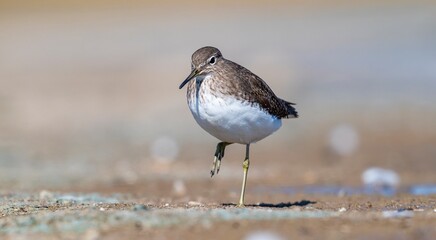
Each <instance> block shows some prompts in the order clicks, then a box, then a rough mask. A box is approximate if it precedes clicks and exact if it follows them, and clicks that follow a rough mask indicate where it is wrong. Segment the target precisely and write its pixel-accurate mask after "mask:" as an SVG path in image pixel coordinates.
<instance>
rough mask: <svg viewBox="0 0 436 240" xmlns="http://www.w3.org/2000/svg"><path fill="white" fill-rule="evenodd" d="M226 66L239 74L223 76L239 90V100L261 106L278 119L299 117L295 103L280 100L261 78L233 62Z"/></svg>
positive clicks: (227, 82) (228, 62) (227, 62)
mask: <svg viewBox="0 0 436 240" xmlns="http://www.w3.org/2000/svg"><path fill="white" fill-rule="evenodd" d="M225 65H226V66H223V67H224V68H233V70H234V71H237V72H238V74H237V75H233V76H222V77H224V78H226V80H227V81H226V84H230V85H233V87H234V88H233V89H235V88H236V89H238V93H237V97H238V98H241V99H243V100H246V101H249V102H251V103H253V104H256V103H257V104H259V105H260V107H261V108H262V109H264V110H265V111H267V112H268V113H270V114H271V115H274V116H276V117H277V118H297V117H298V113H297V111H296V110H295V108H294V107H293V106H292V105H295V103H291V102H288V101H285V100H283V99H280V98H278V97H277V96H276V95H275V94H274V92H273V91H272V90H271V88H270V87H269V86H268V85H267V84H266V83H265V82H264V81H263V80H262V79H261V78H260V77H258V76H257V75H255V74H254V73H252V72H251V71H250V70H248V69H246V68H244V67H242V66H240V65H239V64H237V63H234V62H232V61H229V60H227V61H226V64H225ZM230 72H232V71H230ZM232 78H233V79H232ZM235 78H238V79H235Z"/></svg>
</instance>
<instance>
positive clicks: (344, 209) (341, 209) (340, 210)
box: [338, 207, 347, 212]
mask: <svg viewBox="0 0 436 240" xmlns="http://www.w3.org/2000/svg"><path fill="white" fill-rule="evenodd" d="M338 211H339V212H346V211H347V209H346V208H344V207H341V208H339V210H338Z"/></svg>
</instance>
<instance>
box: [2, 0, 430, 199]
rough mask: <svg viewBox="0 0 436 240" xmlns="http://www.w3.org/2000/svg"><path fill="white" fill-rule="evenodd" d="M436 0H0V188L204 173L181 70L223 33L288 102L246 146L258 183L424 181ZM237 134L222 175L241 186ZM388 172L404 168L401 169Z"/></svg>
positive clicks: (231, 52) (203, 141) (236, 55)
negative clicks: (383, 177) (368, 178)
mask: <svg viewBox="0 0 436 240" xmlns="http://www.w3.org/2000/svg"><path fill="white" fill-rule="evenodd" d="M435 29H436V2H434V1H384V0H383V1H339V0H338V1H314V2H313V1H311V2H310V3H308V2H306V1H298V0H296V1H273V2H271V1H269V2H263V1H245V2H240V3H234V2H233V1H221V3H220V4H218V3H215V4H214V3H209V2H208V1H203V2H202V1H198V0H193V1H186V2H183V3H182V2H172V1H159V2H157V1H156V2H152V1H99V0H91V1H73V0H66V1H54V0H48V1H12V0H2V1H1V2H0V176H1V178H0V187H1V188H2V189H41V188H48V189H60V190H69V189H72V188H73V187H74V188H80V187H81V186H82V187H85V186H108V187H110V186H113V185H117V184H126V185H129V184H133V185H134V184H137V185H138V186H140V185H141V184H143V183H146V182H147V181H152V180H162V181H175V185H174V186H175V189H176V190H177V188H178V187H177V186H179V188H182V189H183V186H184V185H183V182H184V181H190V180H200V181H203V180H205V181H206V180H207V181H211V180H209V179H210V176H209V171H210V167H211V163H212V157H213V153H214V151H215V145H216V143H217V142H218V140H216V139H214V138H213V137H212V136H210V135H209V134H207V133H206V132H205V131H203V130H202V129H201V128H200V127H199V126H198V125H197V124H196V122H195V121H194V119H193V117H192V116H191V113H190V111H189V109H188V107H187V104H186V96H185V95H186V89H182V90H179V89H178V86H179V84H180V83H181V82H182V81H183V80H184V79H185V77H186V76H187V75H188V74H189V72H190V60H191V54H192V53H193V52H194V51H195V50H197V49H198V48H200V47H203V46H206V45H211V46H215V47H218V48H219V49H220V50H221V52H222V53H223V55H224V57H225V58H227V59H230V60H233V61H235V62H237V63H239V64H241V65H243V66H245V67H247V68H248V69H250V70H251V71H253V72H254V73H256V74H257V75H259V76H260V77H261V78H263V79H264V80H265V81H266V82H267V83H268V84H269V86H270V87H271V88H272V89H273V90H274V91H275V93H276V94H277V95H278V96H280V97H282V98H284V99H286V100H289V101H292V102H296V103H297V109H298V111H299V113H300V118H298V119H291V120H285V121H284V123H283V127H282V128H281V129H280V130H279V131H278V132H276V133H275V134H274V135H272V136H270V137H269V138H267V139H265V140H263V141H261V142H259V143H257V144H255V145H253V146H252V148H251V149H252V153H251V159H252V165H251V169H250V178H251V179H254V180H253V181H256V180H257V181H258V182H259V184H262V183H264V184H268V183H272V184H276V185H281V186H301V185H303V186H304V185H312V184H321V185H322V184H329V185H351V186H359V185H360V184H362V179H361V178H362V177H363V175H362V173H364V172H365V170H367V169H368V168H371V167H379V168H382V169H389V170H391V171H393V172H394V173H395V174H396V176H397V177H398V178H399V179H401V180H400V181H397V182H396V184H400V185H401V186H408V185H411V184H426V183H435V182H436V179H435V177H434V176H435V175H434V172H435V170H436V105H435V104H436V97H435V91H436V44H435V43H436V31H435ZM243 157H244V147H243V146H238V145H232V146H230V147H228V149H227V152H226V157H225V159H224V160H223V165H222V168H221V171H220V173H219V175H218V176H216V177H214V179H213V181H217V182H218V183H219V182H220V181H224V179H227V180H230V181H232V182H234V183H235V189H237V190H239V185H240V181H241V178H242V170H241V164H242V160H243ZM398 182H399V183H398Z"/></svg>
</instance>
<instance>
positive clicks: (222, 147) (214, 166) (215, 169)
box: [210, 142, 231, 177]
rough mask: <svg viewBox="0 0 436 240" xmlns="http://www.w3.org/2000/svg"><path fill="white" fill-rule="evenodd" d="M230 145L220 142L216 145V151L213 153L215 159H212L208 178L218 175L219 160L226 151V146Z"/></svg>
mask: <svg viewBox="0 0 436 240" xmlns="http://www.w3.org/2000/svg"><path fill="white" fill-rule="evenodd" d="M230 144H231V143H228V142H220V143H218V144H217V145H216V151H215V157H214V158H213V163H212V170H210V177H213V175H215V173H216V174H218V172H219V171H220V167H221V159H222V158H223V157H224V150H225V149H226V146H227V145H230Z"/></svg>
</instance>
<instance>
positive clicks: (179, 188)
mask: <svg viewBox="0 0 436 240" xmlns="http://www.w3.org/2000/svg"><path fill="white" fill-rule="evenodd" d="M173 192H174V193H175V194H177V195H178V196H183V195H185V194H186V186H185V182H183V181H182V180H176V181H174V182H173Z"/></svg>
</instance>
